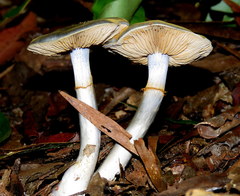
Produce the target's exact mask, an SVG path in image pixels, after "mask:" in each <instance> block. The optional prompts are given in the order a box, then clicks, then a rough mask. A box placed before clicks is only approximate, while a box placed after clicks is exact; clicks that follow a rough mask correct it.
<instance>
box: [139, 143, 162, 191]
mask: <svg viewBox="0 0 240 196" xmlns="http://www.w3.org/2000/svg"><path fill="white" fill-rule="evenodd" d="M134 145H135V148H136V150H137V152H138V154H139V156H140V158H141V159H142V161H143V164H144V166H145V169H146V171H147V173H148V176H149V178H150V179H151V182H152V184H153V185H154V187H155V188H156V189H157V190H158V191H159V192H161V191H163V190H165V189H166V184H165V182H164V181H163V178H162V172H161V165H160V162H159V159H158V158H157V155H156V154H154V152H153V150H152V149H151V148H149V149H147V147H146V146H145V143H144V141H143V139H142V138H140V139H138V140H135V141H134Z"/></svg>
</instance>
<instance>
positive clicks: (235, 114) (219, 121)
mask: <svg viewBox="0 0 240 196" xmlns="http://www.w3.org/2000/svg"><path fill="white" fill-rule="evenodd" d="M239 112H240V106H239V105H237V106H235V107H233V108H231V109H229V110H227V111H226V112H224V113H221V114H219V115H217V116H214V117H212V118H211V119H209V120H207V121H204V122H200V123H198V124H197V125H195V128H197V130H198V133H199V134H200V135H201V136H202V137H204V138H206V139H212V138H216V137H218V136H219V135H220V134H223V133H225V132H226V131H229V130H230V129H232V128H233V127H236V126H238V125H239V124H240V119H239Z"/></svg>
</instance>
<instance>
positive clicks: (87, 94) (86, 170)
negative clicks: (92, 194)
mask: <svg viewBox="0 0 240 196" xmlns="http://www.w3.org/2000/svg"><path fill="white" fill-rule="evenodd" d="M70 55H71V60H72V65H73V72H74V78H75V86H76V94H77V98H78V99H79V100H81V101H83V102H85V103H86V104H88V105H90V106H92V107H93V108H97V105H96V101H95V94H94V89H93V83H92V75H91V71H90V65H89V49H87V48H77V49H74V50H73V51H72V52H71V54H70ZM79 121H80V130H81V131H80V132H81V133H80V135H81V140H80V142H81V146H80V152H79V155H78V158H77V160H76V162H75V163H74V165H72V166H71V167H70V168H69V169H68V170H67V171H66V172H65V173H64V176H63V177H62V180H61V182H60V183H59V185H58V186H57V187H56V188H55V189H54V190H53V192H52V195H54V196H66V195H71V194H75V193H78V192H81V191H84V190H86V189H87V186H88V183H89V181H90V178H91V177H92V174H93V172H94V169H95V166H96V162H97V158H98V153H99V147H100V131H99V130H98V129H97V128H96V127H95V126H94V125H93V124H92V123H91V122H90V121H88V120H87V119H85V118H84V117H82V116H81V115H79Z"/></svg>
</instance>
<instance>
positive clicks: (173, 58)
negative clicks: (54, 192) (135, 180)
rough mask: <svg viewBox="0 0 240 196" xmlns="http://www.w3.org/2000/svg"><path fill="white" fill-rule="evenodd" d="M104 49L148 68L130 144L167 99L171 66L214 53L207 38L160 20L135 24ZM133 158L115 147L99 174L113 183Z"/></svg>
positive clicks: (142, 134)
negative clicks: (165, 93) (168, 76)
mask: <svg viewBox="0 0 240 196" xmlns="http://www.w3.org/2000/svg"><path fill="white" fill-rule="evenodd" d="M104 47H106V48H109V49H110V50H111V51H114V52H116V53H119V54H121V55H123V56H125V57H127V58H129V59H130V60H132V61H133V62H135V63H139V64H144V65H148V72H149V73H148V74H149V75H148V81H147V85H146V87H145V88H144V94H143V97H142V101H141V103H140V105H139V108H138V110H137V112H136V114H135V116H134V117H133V119H132V121H131V123H130V125H129V126H128V128H127V131H128V132H129V133H130V134H131V135H132V139H131V142H133V141H134V140H137V139H138V138H141V137H143V136H144V135H145V134H146V132H147V129H148V128H149V126H150V124H151V123H152V121H153V120H154V118H155V115H156V113H157V111H158V109H159V106H160V104H161V101H162V99H163V96H164V89H165V82H166V77H167V71H168V65H171V66H178V65H183V64H188V63H191V62H192V61H195V60H197V59H200V58H202V57H205V56H207V55H208V54H209V53H210V52H211V51H212V45H211V42H210V41H209V40H208V39H206V38H205V37H203V36H201V35H197V34H195V33H193V32H192V31H190V30H188V29H185V28H183V27H180V26H176V25H173V24H169V23H166V22H163V21H159V20H153V21H147V22H143V23H137V24H134V25H132V26H130V27H129V28H128V29H127V30H126V31H125V32H123V33H122V34H121V35H120V37H119V38H118V39H117V40H113V41H110V42H109V43H107V44H106V45H105V46H104ZM130 158H131V153H130V152H129V151H127V150H126V149H124V148H123V147H121V146H120V145H118V144H115V146H114V147H113V149H112V150H111V152H110V153H109V155H108V156H107V158H106V159H105V160H104V161H103V163H102V165H101V166H100V167H99V168H98V170H97V171H96V172H98V173H99V174H100V176H101V177H103V178H106V179H108V180H113V179H114V178H115V175H116V174H119V172H120V168H119V164H121V165H122V167H123V168H125V166H126V165H127V163H128V162H129V160H130Z"/></svg>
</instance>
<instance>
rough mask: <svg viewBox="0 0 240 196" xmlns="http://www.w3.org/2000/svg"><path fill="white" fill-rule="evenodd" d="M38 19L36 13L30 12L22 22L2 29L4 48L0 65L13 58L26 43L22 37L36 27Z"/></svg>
mask: <svg viewBox="0 0 240 196" xmlns="http://www.w3.org/2000/svg"><path fill="white" fill-rule="evenodd" d="M36 21H37V19H36V15H35V14H34V13H32V12H30V13H29V14H28V15H27V16H26V17H25V18H24V19H23V21H21V23H20V24H18V25H16V26H14V27H9V28H6V29H3V30H2V31H0V48H4V50H1V52H0V65H2V64H4V63H5V62H7V61H9V60H11V59H12V58H13V57H14V55H15V54H16V53H17V52H19V51H20V50H21V49H22V48H23V46H24V45H26V43H25V42H23V41H20V38H22V36H23V35H24V34H25V33H27V32H30V31H33V30H35V29H36V23H37V22H36Z"/></svg>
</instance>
